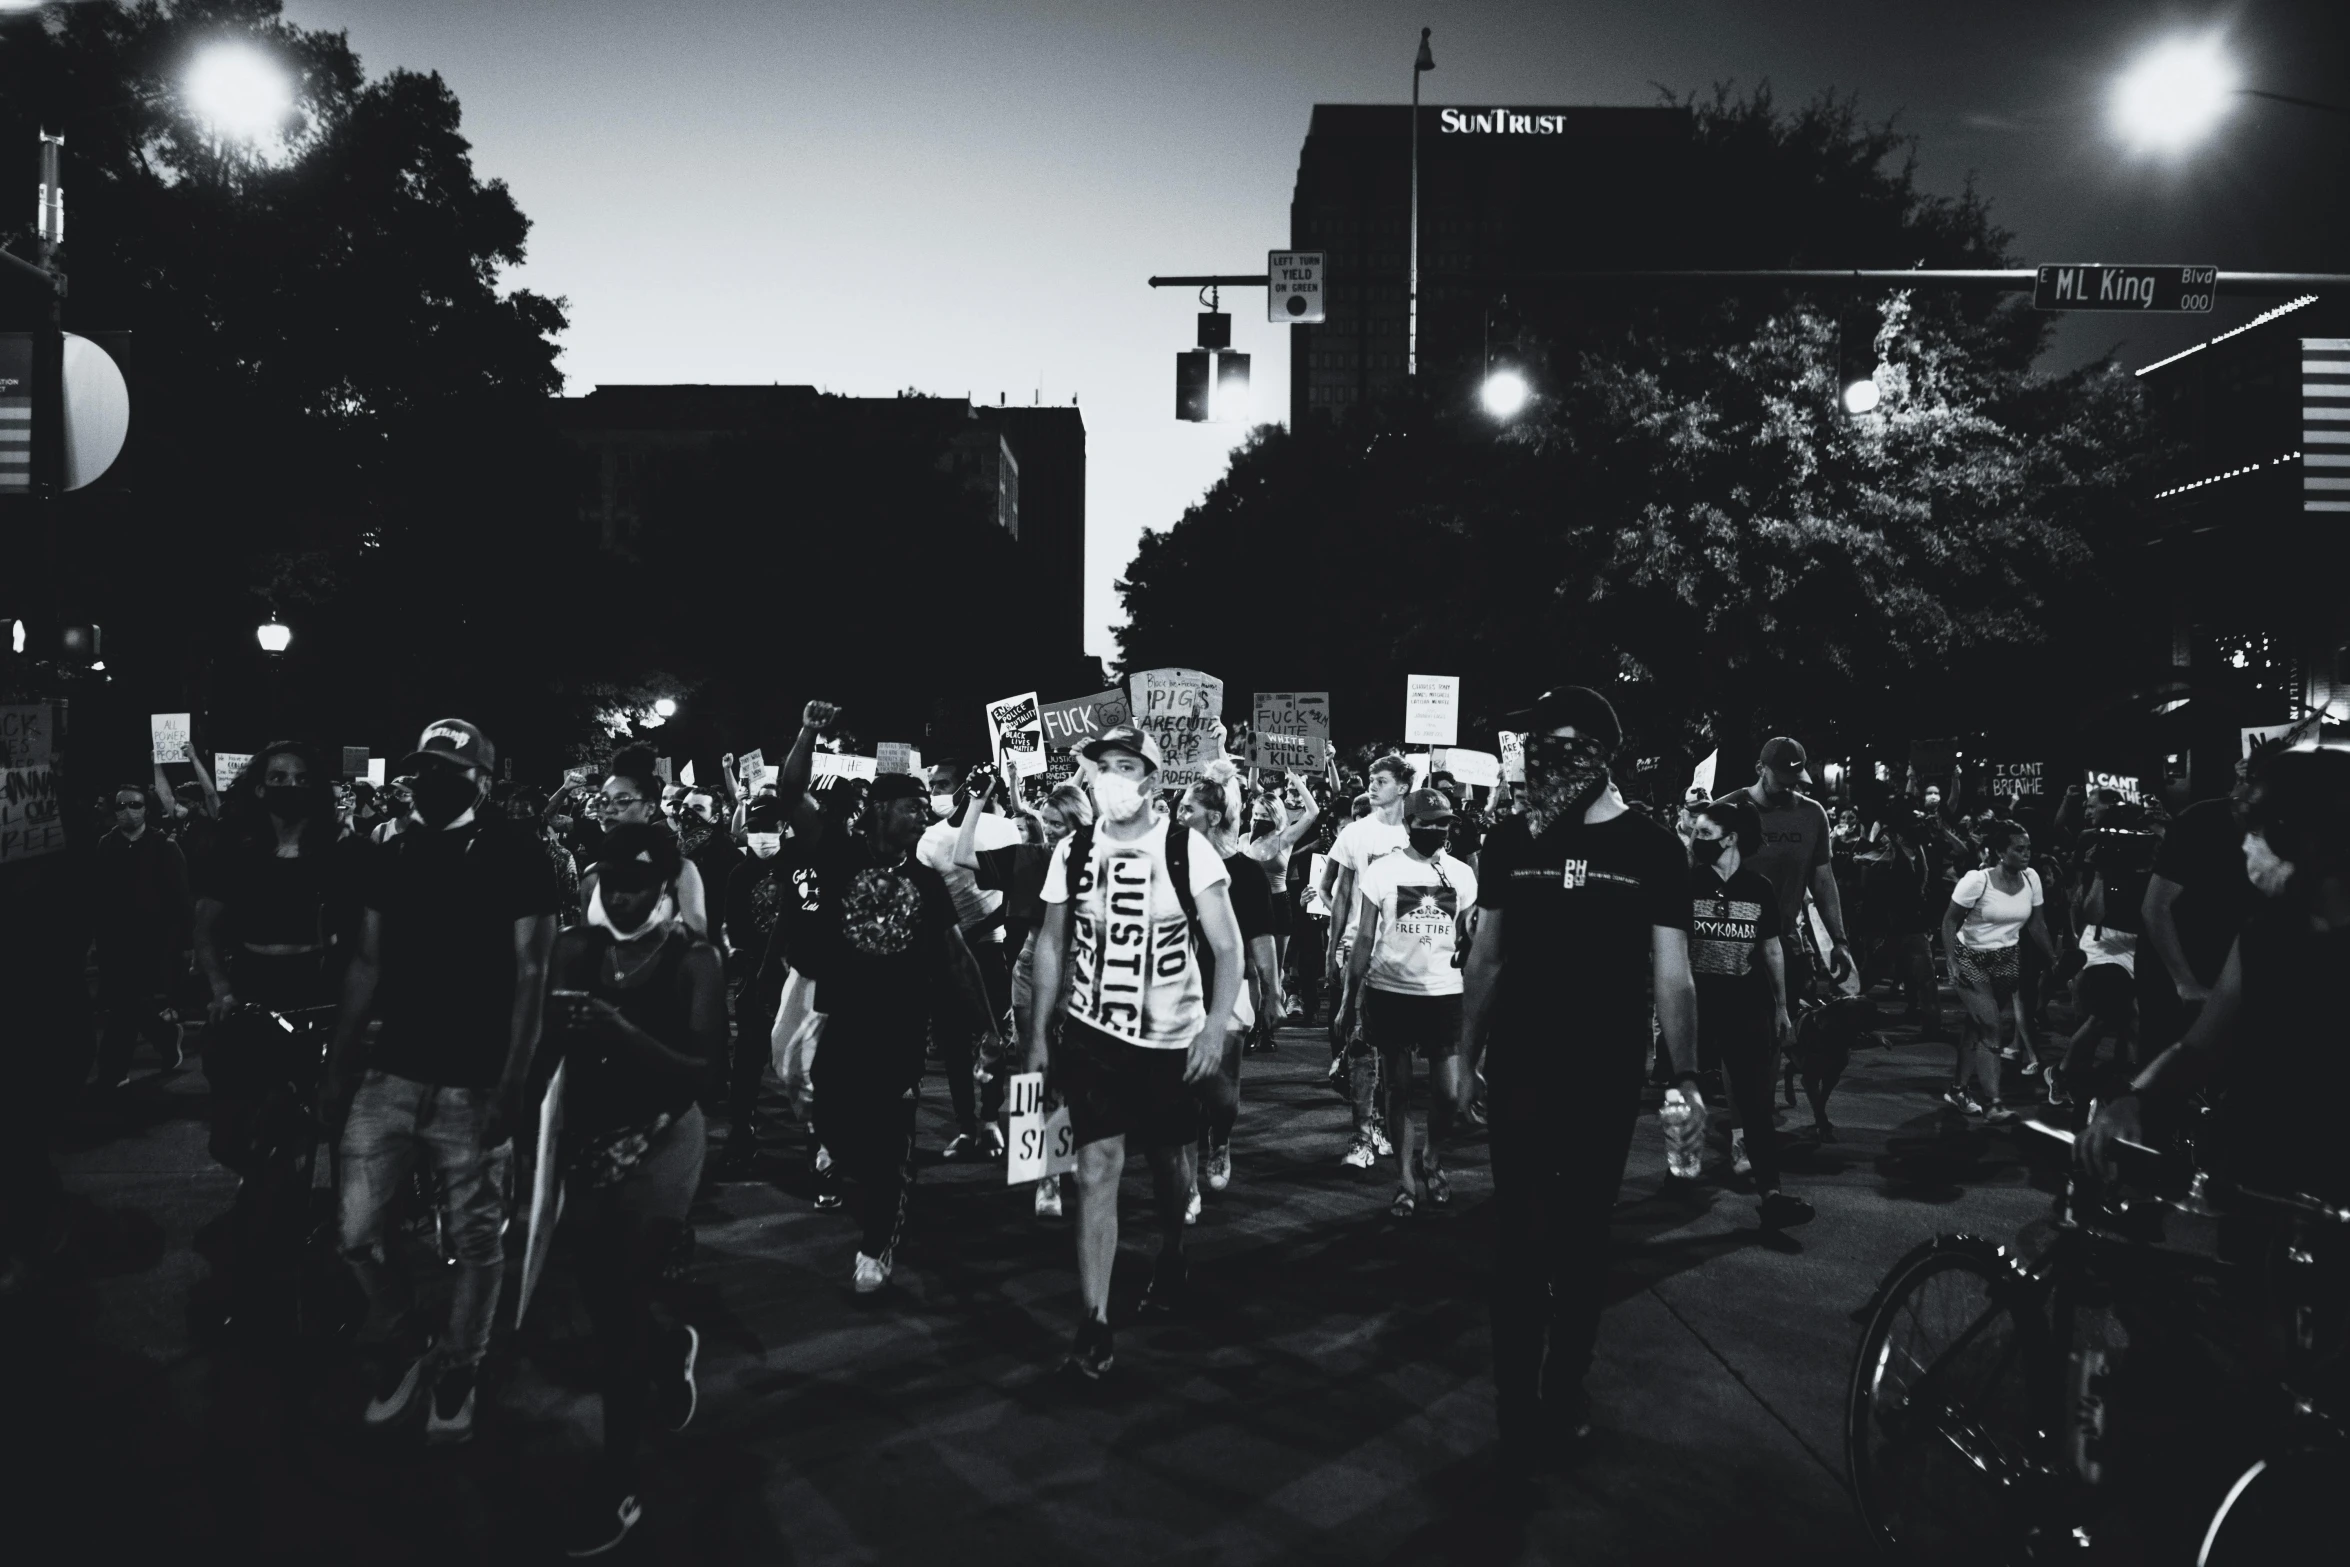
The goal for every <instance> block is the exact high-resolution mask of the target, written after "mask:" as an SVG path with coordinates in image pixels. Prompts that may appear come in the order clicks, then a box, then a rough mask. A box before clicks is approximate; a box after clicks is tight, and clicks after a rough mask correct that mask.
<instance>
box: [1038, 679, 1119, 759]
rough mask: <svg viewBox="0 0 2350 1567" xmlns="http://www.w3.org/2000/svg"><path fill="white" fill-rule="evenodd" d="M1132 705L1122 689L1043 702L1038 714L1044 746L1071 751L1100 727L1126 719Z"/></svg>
mask: <svg viewBox="0 0 2350 1567" xmlns="http://www.w3.org/2000/svg"><path fill="white" fill-rule="evenodd" d="M1133 711H1134V709H1133V707H1132V705H1131V704H1129V703H1128V702H1127V700H1126V693H1125V692H1123V691H1115V690H1113V691H1096V692H1095V693H1094V694H1093V695H1091V696H1078V697H1071V698H1069V699H1068V700H1067V701H1065V702H1047V703H1045V704H1044V707H1043V710H1042V712H1041V713H1040V714H1039V717H1040V718H1041V720H1042V722H1043V724H1044V743H1045V748H1046V749H1047V750H1050V751H1074V750H1076V749H1077V748H1078V747H1079V746H1081V745H1083V744H1085V742H1086V741H1088V740H1091V739H1094V738H1095V737H1096V736H1098V735H1100V734H1101V733H1102V732H1103V731H1105V730H1109V729H1115V728H1117V727H1118V726H1119V725H1120V724H1122V723H1124V722H1126V720H1127V718H1128V717H1129V716H1131V715H1132V713H1133Z"/></svg>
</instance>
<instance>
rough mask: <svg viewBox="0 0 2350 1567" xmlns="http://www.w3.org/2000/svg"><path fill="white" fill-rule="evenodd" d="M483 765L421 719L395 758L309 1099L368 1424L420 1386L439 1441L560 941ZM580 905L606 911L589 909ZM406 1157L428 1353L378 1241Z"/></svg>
mask: <svg viewBox="0 0 2350 1567" xmlns="http://www.w3.org/2000/svg"><path fill="white" fill-rule="evenodd" d="M493 765H494V753H493V750H492V748H491V745H490V742H489V740H488V738H487V737H485V736H484V735H483V734H482V732H481V731H480V730H479V729H477V728H475V727H474V726H473V725H472V724H470V723H468V722H466V721H465V720H464V719H461V718H444V719H441V720H438V721H437V722H435V723H433V724H431V725H430V726H428V727H427V728H426V729H425V731H424V734H423V736H422V738H421V739H419V740H418V741H417V746H416V751H415V752H414V754H412V755H411V756H409V757H408V758H407V759H406V760H405V761H403V762H402V763H401V764H400V766H401V771H403V772H411V771H412V772H413V775H414V777H415V779H416V787H415V791H414V794H415V808H414V817H413V820H412V821H411V822H410V824H409V827H408V829H407V830H406V831H404V832H403V833H401V834H400V836H399V837H398V838H397V839H395V840H394V841H393V842H392V844H391V845H390V846H388V847H387V848H386V849H384V850H383V851H381V852H379V853H377V854H375V855H373V856H371V858H370V861H369V864H368V874H367V878H366V881H367V885H366V889H365V893H364V899H363V902H364V906H365V914H364V915H363V917H362V919H361V922H360V928H359V941H358V950H357V951H356V953H355V954H354V955H353V957H352V960H351V965H350V970H349V973H348V975H347V977H346V979H345V981H344V985H343V1000H342V1007H341V1010H340V1012H339V1014H338V1015H337V1017H336V1020H335V1038H334V1044H333V1047H332V1050H331V1052H330V1054H329V1057H328V1064H327V1081H326V1087H325V1090H324V1093H323V1096H322V1099H323V1104H322V1113H323V1116H324V1119H325V1120H326V1122H327V1125H328V1126H329V1127H330V1128H332V1129H333V1130H334V1131H335V1132H336V1134H337V1135H338V1136H339V1140H340V1143H341V1160H340V1169H341V1172H342V1202H341V1217H340V1240H341V1245H342V1252H343V1257H344V1259H345V1260H346V1261H347V1262H348V1263H349V1264H350V1266H351V1269H352V1272H353V1274H354V1275H355V1276H356V1277H357V1279H358V1281H359V1284H360V1287H361V1289H362V1290H363V1292H364V1293H365V1295H366V1298H367V1320H366V1323H365V1325H364V1326H363V1327H362V1329H361V1332H360V1340H361V1343H362V1345H363V1346H365V1347H366V1348H367V1349H368V1350H369V1352H370V1353H371V1355H372V1356H373V1358H374V1359H375V1362H376V1365H375V1371H376V1378H375V1385H374V1390H373V1396H372V1397H371V1398H370V1399H369V1401H368V1404H367V1411H366V1422H367V1424H368V1425H369V1426H371V1427H385V1426H389V1425H390V1424H391V1423H392V1422H394V1421H396V1420H398V1419H399V1418H400V1417H401V1415H402V1414H404V1413H405V1412H406V1410H407V1409H408V1407H409V1405H410V1404H412V1403H413V1402H414V1401H415V1400H416V1398H417V1395H418V1394H419V1392H424V1391H429V1395H430V1397H429V1403H430V1407H429V1408H428V1409H427V1411H426V1415H425V1439H426V1440H427V1441H428V1442H436V1443H445V1442H463V1441H467V1440H469V1439H470V1438H471V1437H472V1435H473V1425H474V1410H475V1403H476V1393H477V1387H476V1380H477V1375H478V1370H479V1367H480V1365H481V1358H482V1355H483V1353H484V1352H485V1351H486V1350H487V1349H488V1348H489V1338H490V1322H491V1319H492V1317H493V1315H494V1314H495V1312H496V1310H497V1304H498V1290H499V1285H500V1282H501V1280H502V1279H503V1277H504V1272H505V1261H506V1253H505V1247H504V1241H503V1232H504V1229H505V1223H506V1196H505V1193H506V1186H507V1182H506V1170H507V1165H508V1163H509V1162H510V1160H511V1158H512V1155H513V1137H514V1133H515V1131H516V1129H517V1128H518V1127H521V1126H523V1125H524V1124H525V1122H524V1104H523V1095H524V1086H525V1084H526V1083H527V1082H528V1081H529V1076H530V1064H531V1055H532V1052H533V1051H534V1050H535V1049H536V1047H537V1045H538V1041H539V1025H540V1018H541V1010H542V1002H543V1001H544V998H545V992H546V965H547V955H548V953H549V951H550V950H551V949H552V947H553V946H554V941H555V905H556V891H555V879H554V876H553V873H552V872H551V871H549V869H548V867H547V857H546V855H545V854H544V853H543V852H542V851H541V850H540V848H539V846H538V844H537V843H536V842H535V841H534V840H533V835H532V834H531V833H530V832H528V831H527V830H525V829H523V828H520V827H518V826H516V825H515V824H514V823H512V822H510V821H507V820H505V819H503V818H502V817H494V816H491V815H489V814H488V813H487V810H486V798H485V797H486V794H487V791H488V785H489V778H490V775H491V771H492V768H493ZM591 917H592V918H595V919H599V920H601V919H604V918H606V916H605V914H604V911H603V910H602V908H601V905H600V904H599V905H597V906H596V908H595V909H594V910H593V911H592V913H591ZM379 1015H380V1017H381V1018H382V1023H383V1029H382V1034H381V1036H380V1038H378V1039H377V1040H376V1041H375V1042H374V1043H373V1045H372V1046H371V1045H369V1044H368V1043H367V1025H368V1023H369V1022H370V1020H372V1019H373V1018H375V1017H377V1016H379ZM419 1160H423V1161H427V1162H429V1163H430V1164H431V1166H432V1168H433V1169H434V1171H435V1172H436V1173H437V1174H438V1175H439V1177H440V1193H441V1210H442V1211H441V1224H442V1233H443V1235H444V1237H445V1239H446V1242H447V1244H448V1245H449V1246H450V1248H451V1250H452V1251H453V1252H454V1253H455V1256H456V1263H457V1266H456V1269H455V1279H454V1288H453V1289H452V1291H451V1294H450V1297H449V1305H448V1312H447V1317H446V1319H445V1321H444V1323H443V1326H442V1331H441V1332H440V1334H439V1335H438V1336H437V1341H436V1342H435V1343H434V1344H433V1345H432V1346H431V1347H430V1349H429V1350H426V1349H424V1348H421V1347H419V1346H418V1345H417V1344H416V1343H415V1342H414V1341H413V1340H411V1339H405V1338H403V1337H402V1334H403V1331H404V1328H405V1324H406V1320H407V1318H408V1315H409V1312H408V1304H409V1298H410V1295H409V1281H408V1279H407V1278H406V1276H405V1275H404V1274H403V1273H402V1272H400V1271H399V1270H397V1269H396V1268H395V1266H394V1265H393V1264H392V1263H391V1261H390V1259H389V1258H388V1257H387V1255H386V1252H385V1249H384V1242H385V1239H386V1236H387V1234H388V1232H389V1229H390V1226H391V1215H392V1211H393V1209H394V1207H395V1205H396V1203H397V1201H398V1199H399V1197H400V1195H401V1193H402V1192H404V1191H405V1190H406V1189H407V1185H408V1180H409V1177H410V1175H411V1173H412V1172H413V1171H414V1169H415V1167H416V1165H417V1163H418V1161H419Z"/></svg>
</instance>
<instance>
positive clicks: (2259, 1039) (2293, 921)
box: [2139, 894, 2350, 1202]
mask: <svg viewBox="0 0 2350 1567" xmlns="http://www.w3.org/2000/svg"><path fill="white" fill-rule="evenodd" d="M2255 896H2256V897H2257V894H2255ZM2180 901H2182V902H2184V901H2185V900H2184V899H2181V900H2180ZM2238 954H2239V956H2238V962H2239V964H2240V965H2241V968H2242V972H2243V983H2244V1010H2243V1012H2242V1014H2241V1016H2240V1017H2239V1019H2238V1022H2237V1024H2236V1031H2235V1037H2234V1039H2233V1040H2231V1041H2230V1043H2229V1047H2228V1076H2227V1081H2228V1091H2227V1096H2226V1098H2225V1100H2224V1101H2223V1103H2222V1106H2221V1110H2220V1117H2221V1123H2222V1127H2223V1138H2222V1146H2223V1147H2224V1148H2225V1149H2226V1158H2227V1171H2226V1173H2228V1174H2229V1175H2231V1176H2233V1177H2235V1178H2236V1179H2238V1180H2240V1181H2242V1182H2243V1183H2244V1184H2246V1185H2247V1186H2253V1187H2258V1188H2259V1189H2261V1190H2263V1191H2274V1190H2277V1189H2279V1188H2280V1187H2281V1188H2283V1189H2284V1190H2286V1191H2297V1192H2311V1193H2315V1194H2317V1195H2319V1196H2322V1197H2325V1198H2328V1199H2329V1200H2332V1201H2336V1202H2339V1201H2342V1200H2345V1199H2350V1164H2346V1163H2345V1162H2344V1161H2343V1158H2342V1150H2341V1144H2340V1142H2339V1140H2338V1139H2337V1138H2335V1137H2332V1136H2330V1135H2328V1134H2327V1133H2326V1132H2324V1131H2323V1130H2322V1129H2320V1128H2318V1127H2310V1128H2305V1129H2300V1130H2291V1129H2288V1128H2287V1127H2286V1125H2285V1124H2284V1123H2283V1122H2282V1121H2281V1120H2280V1118H2279V1116H2280V1108H2281V1107H2282V1106H2285V1105H2288V1104H2292V1105H2317V1106H2329V1107H2330V1106H2335V1105H2339V1104H2341V1103H2342V1102H2343V1100H2344V1097H2345V1096H2346V1095H2350V1050H2346V1049H2345V1048H2344V1046H2343V1028H2342V1011H2341V977H2342V975H2343V974H2344V973H2350V929H2335V930H2330V931H2320V930H2314V929H2312V928H2311V927H2310V924H2309V917H2308V915H2307V914H2306V913H2305V912H2303V911H2302V910H2300V909H2297V908H2294V907H2292V906H2291V905H2290V904H2286V903H2272V902H2269V901H2268V900H2265V899H2262V900H2260V902H2259V904H2258V906H2257V907H2256V908H2255V910H2254V912H2253V914H2252V916H2251V918H2250V919H2248V920H2247V921H2246V922H2245V926H2244V932H2243V935H2242V937H2241V939H2240V942H2239V945H2238ZM2139 961H2140V962H2144V961H2146V960H2145V959H2144V958H2143V957H2141V958H2140V959H2139Z"/></svg>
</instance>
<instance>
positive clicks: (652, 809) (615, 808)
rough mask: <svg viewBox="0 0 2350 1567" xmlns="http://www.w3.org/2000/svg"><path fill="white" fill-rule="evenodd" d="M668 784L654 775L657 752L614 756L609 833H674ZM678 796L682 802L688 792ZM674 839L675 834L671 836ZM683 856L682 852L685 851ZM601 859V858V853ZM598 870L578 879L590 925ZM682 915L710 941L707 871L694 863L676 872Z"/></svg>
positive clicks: (607, 797)
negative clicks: (666, 801) (666, 805)
mask: <svg viewBox="0 0 2350 1567" xmlns="http://www.w3.org/2000/svg"><path fill="white" fill-rule="evenodd" d="M662 793H663V786H662V783H661V779H660V776H659V775H658V774H656V773H655V772H654V771H653V753H652V752H651V751H649V750H647V749H645V748H644V747H643V746H641V745H632V746H630V747H628V748H627V749H626V750H623V751H621V752H620V753H619V754H617V755H616V756H614V757H613V758H612V772H611V775H610V776H609V777H607V778H606V779H605V780H604V790H603V794H604V826H605V828H606V829H607V830H608V831H617V830H618V829H620V828H622V827H658V828H660V829H662V830H663V831H669V827H668V823H667V818H666V817H665V816H664V815H663V805H662ZM678 798H680V799H683V798H684V793H683V791H680V792H679V795H678ZM670 841H671V842H672V843H674V842H676V841H677V840H676V834H675V833H674V832H670ZM681 857H682V851H681ZM598 858H599V859H600V858H601V854H600V853H599V856H598ZM598 890H599V889H598V887H597V878H596V872H595V870H594V869H593V868H592V867H591V868H590V869H589V870H587V871H586V872H585V873H583V874H582V875H581V876H580V878H579V899H580V903H581V906H582V907H583V908H585V909H586V910H587V911H588V913H587V917H588V919H589V920H590V921H593V920H594V918H595V909H596V894H597V892H598ZM677 917H678V918H679V919H682V920H684V921H685V922H686V924H687V926H688V927H690V928H691V929H692V931H693V933H694V934H695V935H697V936H701V937H704V938H707V937H708V936H709V934H710V894H709V891H708V889H707V888H706V887H705V886H704V884H703V881H702V873H701V871H700V870H699V869H697V868H696V867H695V865H694V862H693V861H691V860H685V861H684V862H683V863H682V864H681V865H680V866H679V867H678V872H677Z"/></svg>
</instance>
